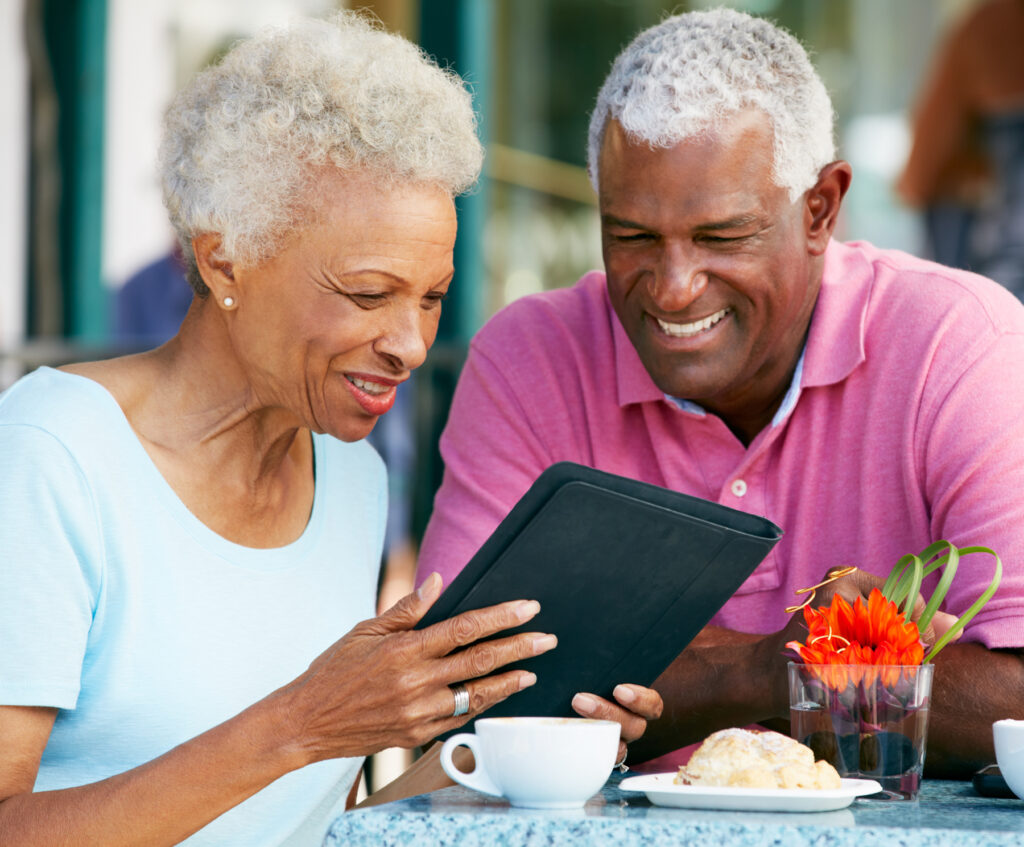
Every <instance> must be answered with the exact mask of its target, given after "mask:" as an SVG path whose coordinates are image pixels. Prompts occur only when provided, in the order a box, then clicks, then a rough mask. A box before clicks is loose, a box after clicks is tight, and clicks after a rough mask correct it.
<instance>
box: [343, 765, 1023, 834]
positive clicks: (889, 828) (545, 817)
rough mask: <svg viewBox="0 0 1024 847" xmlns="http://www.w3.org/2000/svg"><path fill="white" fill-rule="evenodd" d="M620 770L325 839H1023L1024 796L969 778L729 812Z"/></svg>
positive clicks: (359, 825)
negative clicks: (654, 787) (636, 787)
mask: <svg viewBox="0 0 1024 847" xmlns="http://www.w3.org/2000/svg"><path fill="white" fill-rule="evenodd" d="M620 779H621V777H619V775H618V774H615V775H613V777H612V778H611V779H610V780H609V781H608V783H607V784H606V785H605V787H604V789H603V790H602V791H601V793H600V794H599V795H595V796H594V797H593V798H591V800H590V801H589V802H588V803H587V805H586V806H585V807H584V808H583V809H581V810H578V811H568V812H566V811H552V812H544V811H535V810H531V809H513V808H511V807H510V806H509V805H508V803H507V802H505V801H504V800H500V799H498V798H494V797H488V796H486V795H483V794H478V793H477V792H475V791H471V790H469V789H467V788H462V787H455V788H445V789H443V790H441V791H436V792H434V793H433V794H425V795H422V796H420V797H412V798H409V799H408V800H402V801H400V802H397V803H389V804H386V805H383V806H375V807H371V808H368V809H360V810H356V811H352V812H347V813H346V814H344V815H342V816H340V817H339V818H338V819H337V820H336V821H335V822H334V824H333V825H332V827H331V829H330V831H329V832H328V833H327V837H326V839H325V840H324V847H349V845H359V844H367V845H370V844H372V845H406V844H408V845H413V844H415V845H430V844H437V845H443V844H451V845H458V847H492V845H550V847H561V845H574V847H575V845H587V847H590V845H603V844H608V845H615V847H634V845H636V847H640V845H642V847H652V845H663V844H694V845H702V846H703V845H715V847H764V845H785V847H789V845H816V846H817V845H820V847H826V845H827V846H828V847H831V845H843V847H854V845H856V847H912V845H913V846H915V847H916V845H921V846H922V847H932V845H934V846H935V847H938V846H939V845H942V847H951V845H952V847H975V845H979V847H980V845H1011V844H1012V845H1021V844H1024V801H1021V800H995V799H989V798H986V797H979V796H978V795H977V794H976V793H975V792H974V789H973V788H972V787H971V784H970V783H969V782H946V781H941V780H925V782H924V785H923V786H922V789H921V795H920V798H919V799H918V800H917V801H915V802H879V801H872V800H856V801H854V802H853V804H852V805H850V806H849V807H848V808H846V809H839V810H837V811H834V812H803V813H795V812H721V811H705V810H700V809H670V808H664V807H660V806H654V805H652V804H651V803H650V802H649V801H648V800H647V798H646V796H644V795H643V794H634V793H627V792H624V791H620V790H619V788H618V784H619V782H620Z"/></svg>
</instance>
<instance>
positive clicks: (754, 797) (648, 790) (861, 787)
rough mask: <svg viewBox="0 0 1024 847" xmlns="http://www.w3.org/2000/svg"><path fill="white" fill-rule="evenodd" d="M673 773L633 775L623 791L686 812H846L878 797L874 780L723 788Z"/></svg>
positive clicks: (623, 783)
mask: <svg viewBox="0 0 1024 847" xmlns="http://www.w3.org/2000/svg"><path fill="white" fill-rule="evenodd" d="M675 776H676V775H675V774H674V773H655V774H644V775H641V776H631V777H627V778H626V779H624V780H622V782H620V783H619V788H621V789H622V790H623V791H640V792H643V793H644V794H646V795H647V799H648V800H650V801H651V802H652V803H654V804H655V805H656V806H675V807H678V808H683V809H729V810H732V811H750V812H829V811H832V810H833V809H845V808H846V807H847V806H849V805H850V803H852V802H853V801H854V799H856V798H857V797H862V796H864V795H866V794H877V793H878V792H879V791H881V790H882V786H881V785H879V784H878V783H877V782H875V781H874V780H873V779H844V780H842V781H841V782H842V785H841V787H840V788H828V789H825V788H822V789H812V788H721V787H717V786H716V787H711V786H699V785H676V784H675V783H674V782H673V781H672V780H674V779H675Z"/></svg>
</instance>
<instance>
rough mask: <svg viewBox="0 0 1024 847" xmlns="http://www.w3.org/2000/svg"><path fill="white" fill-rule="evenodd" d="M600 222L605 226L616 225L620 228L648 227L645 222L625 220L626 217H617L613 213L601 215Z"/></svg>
mask: <svg viewBox="0 0 1024 847" xmlns="http://www.w3.org/2000/svg"><path fill="white" fill-rule="evenodd" d="M601 223H602V224H603V225H605V226H617V227H621V228H622V229H649V227H648V226H646V225H645V224H641V223H637V222H636V221H631V220H627V219H626V218H618V217H616V216H615V215H601Z"/></svg>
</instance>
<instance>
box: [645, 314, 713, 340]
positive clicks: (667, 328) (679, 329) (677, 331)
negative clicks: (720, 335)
mask: <svg viewBox="0 0 1024 847" xmlns="http://www.w3.org/2000/svg"><path fill="white" fill-rule="evenodd" d="M728 311H729V310H728V309H722V311H720V312H715V313H714V314H713V315H708V316H707V317H706V318H704V319H703V320H700V321H694V322H693V323H690V324H670V323H669V322H668V321H663V320H662V319H661V318H656V320H657V321H658V326H660V327H661V330H662V332H664V333H665V334H666V335H671V336H673V337H675V338H688V337H689V336H691V335H696V334H697V333H698V332H704V330H706V329H711V327H713V326H714V325H715V324H716V323H718V322H719V321H720V320H721V319H722V318H724V317H725V316H726V314H727V313H728Z"/></svg>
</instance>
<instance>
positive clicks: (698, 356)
mask: <svg viewBox="0 0 1024 847" xmlns="http://www.w3.org/2000/svg"><path fill="white" fill-rule="evenodd" d="M771 169H772V133H771V128H770V125H769V123H768V121H767V119H766V118H765V117H764V116H763V115H761V114H760V113H756V112H746V113H742V114H740V115H738V116H737V117H736V118H734V119H732V120H731V121H729V122H728V123H727V124H726V125H725V126H723V127H722V128H721V129H720V130H718V131H716V132H715V133H714V134H713V135H711V134H708V135H704V136H701V137H698V138H695V139H691V140H687V141H684V142H682V143H680V144H677V145H676V146H674V147H671V148H668V149H652V148H651V147H650V146H649V145H648V144H647V143H646V142H642V141H641V142H633V141H631V140H630V139H629V138H628V137H627V136H626V134H625V132H624V131H623V130H622V128H621V127H620V126H619V124H618V123H617V122H615V121H610V122H609V124H608V128H607V129H606V131H605V136H604V144H603V147H602V150H601V157H600V162H599V170H600V172H599V179H600V186H599V192H598V194H599V203H600V211H601V233H602V248H603V252H604V262H605V269H606V271H607V275H608V293H609V295H610V298H611V302H612V305H613V307H614V308H615V311H616V313H617V314H618V316H619V320H620V321H621V322H622V325H623V327H624V328H625V330H626V333H627V334H628V335H629V338H630V340H631V341H632V342H633V346H634V347H635V348H636V350H637V353H639V355H640V359H641V360H642V362H643V364H644V366H645V367H646V368H647V371H648V373H650V375H651V378H652V379H653V380H654V382H655V383H656V384H657V386H658V387H659V388H660V389H661V390H662V391H664V392H665V393H666V394H669V395H672V396H675V397H683V398H687V399H690V400H693V401H695V402H697V403H700V404H701V405H702V406H704V407H705V408H706V409H708V410H709V411H711V412H714V413H716V414H719V415H720V416H721V417H723V418H724V419H725V420H726V422H727V423H729V424H730V425H731V426H733V428H734V429H736V426H734V423H735V424H737V425H738V426H739V427H740V428H741V429H743V428H746V426H747V425H746V424H745V423H743V422H744V421H754V422H758V421H759V422H760V424H759V425H758V426H756V427H755V428H754V432H756V431H757V430H758V429H759V428H760V427H761V426H764V425H765V424H766V423H767V422H768V421H769V420H770V419H771V416H772V415H773V414H774V411H775V409H776V408H778V404H779V402H780V401H781V399H782V397H783V395H784V394H785V391H786V388H787V387H788V384H789V380H790V378H791V375H792V372H793V369H794V367H795V365H796V362H797V359H798V358H799V356H800V351H801V349H802V346H803V341H804V337H805V334H806V331H807V326H808V324H809V321H810V317H811V313H812V311H813V308H814V303H815V300H816V298H817V294H818V288H819V285H820V275H821V256H820V253H821V250H820V248H819V249H816V250H811V249H810V243H809V239H808V227H809V226H810V223H811V217H812V216H811V214H810V212H809V211H808V208H807V203H806V202H805V200H804V199H803V198H801V199H799V200H798V201H797V202H796V203H791V202H790V200H789V195H788V192H787V191H786V190H785V189H783V188H780V187H779V186H777V185H775V184H774V183H773V182H772V178H771ZM805 196H806V195H805Z"/></svg>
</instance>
